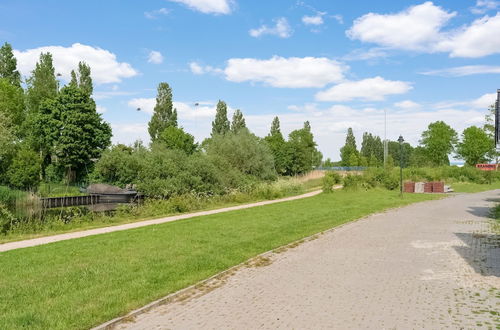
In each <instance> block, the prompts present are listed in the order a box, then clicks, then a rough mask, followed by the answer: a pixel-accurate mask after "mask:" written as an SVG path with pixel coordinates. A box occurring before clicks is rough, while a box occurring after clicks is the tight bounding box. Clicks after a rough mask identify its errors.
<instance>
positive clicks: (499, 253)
mask: <svg viewBox="0 0 500 330" xmlns="http://www.w3.org/2000/svg"><path fill="white" fill-rule="evenodd" d="M455 235H456V236H457V237H458V238H459V239H460V240H461V241H462V242H464V243H465V244H466V246H454V247H453V248H454V249H455V251H457V253H458V254H459V255H460V256H461V257H462V258H463V259H464V260H465V261H467V263H468V264H469V265H470V266H471V267H472V268H473V269H474V271H475V272H476V273H478V274H481V275H483V276H496V277H500V235H497V234H490V233H455Z"/></svg>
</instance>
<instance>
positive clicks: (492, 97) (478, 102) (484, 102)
mask: <svg viewBox="0 0 500 330" xmlns="http://www.w3.org/2000/svg"><path fill="white" fill-rule="evenodd" d="M496 99H497V94H496V93H488V94H484V95H483V96H481V97H479V98H477V99H475V100H473V101H471V102H470V106H471V107H473V108H475V109H488V108H489V106H490V105H493V104H495V101H496Z"/></svg>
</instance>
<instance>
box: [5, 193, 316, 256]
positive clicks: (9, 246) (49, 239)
mask: <svg viewBox="0 0 500 330" xmlns="http://www.w3.org/2000/svg"><path fill="white" fill-rule="evenodd" d="M319 193H321V190H316V191H312V192H309V193H306V194H302V195H298V196H292V197H286V198H281V199H274V200H269V201H262V202H256V203H250V204H243V205H237V206H231V207H225V208H221V209H215V210H210V211H200V212H195V213H187V214H181V215H175V216H171V217H166V218H160V219H154V220H146V221H139V222H133V223H127V224H124V225H117V226H110V227H103V228H96V229H89V230H84V231H76V232H72V233H66V234H59V235H53V236H45V237H40V238H34V239H28V240H24V241H17V242H10V243H4V244H0V252H3V251H9V250H15V249H20V248H26V247H30V246H37V245H43V244H48V243H53V242H59V241H65V240H68V239H73V238H80V237H86V236H93V235H99V234H106V233H112V232H114V231H121V230H127V229H132V228H139V227H145V226H151V225H158V224H160V223H165V222H171V221H176V220H182V219H187V218H194V217H199V216H202V215H209V214H216V213H222V212H228V211H234V210H241V209H247V208H250V207H255V206H262V205H267V204H274V203H280V202H285V201H291V200H295V199H301V198H306V197H312V196H315V195H318V194H319Z"/></svg>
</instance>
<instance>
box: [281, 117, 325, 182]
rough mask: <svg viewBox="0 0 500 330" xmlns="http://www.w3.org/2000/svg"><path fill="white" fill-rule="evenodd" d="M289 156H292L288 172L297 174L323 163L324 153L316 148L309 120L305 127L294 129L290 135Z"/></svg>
mask: <svg viewBox="0 0 500 330" xmlns="http://www.w3.org/2000/svg"><path fill="white" fill-rule="evenodd" d="M287 144H288V147H287V148H286V150H287V152H288V157H290V163H289V168H288V169H287V174H289V175H296V174H301V173H305V172H307V171H310V170H312V169H313V167H314V166H318V165H320V164H321V159H322V155H321V152H319V151H318V150H317V149H316V146H317V144H316V142H315V141H314V136H313V134H312V132H311V125H310V124H309V122H308V121H306V122H305V123H304V127H303V128H302V129H299V130H294V131H292V132H291V133H290V135H289V136H288V143H287Z"/></svg>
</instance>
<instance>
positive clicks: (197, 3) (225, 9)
mask: <svg viewBox="0 0 500 330" xmlns="http://www.w3.org/2000/svg"><path fill="white" fill-rule="evenodd" d="M169 1H171V2H177V3H181V4H183V5H186V6H187V7H189V8H190V9H192V10H196V11H199V12H202V13H204V14H230V13H231V10H232V5H233V1H232V0H169Z"/></svg>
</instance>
